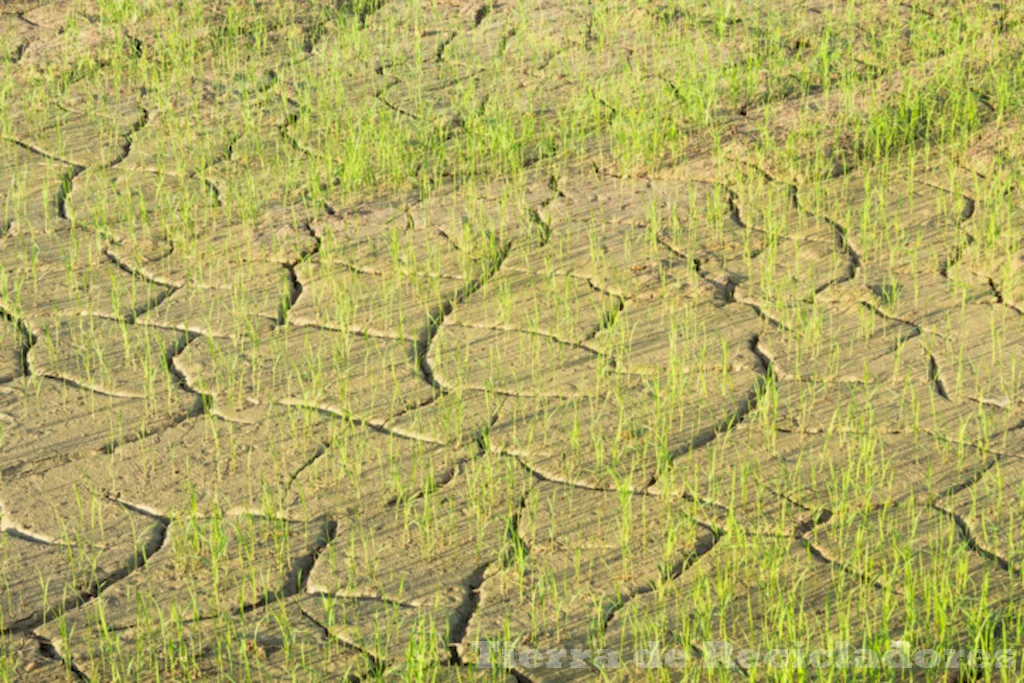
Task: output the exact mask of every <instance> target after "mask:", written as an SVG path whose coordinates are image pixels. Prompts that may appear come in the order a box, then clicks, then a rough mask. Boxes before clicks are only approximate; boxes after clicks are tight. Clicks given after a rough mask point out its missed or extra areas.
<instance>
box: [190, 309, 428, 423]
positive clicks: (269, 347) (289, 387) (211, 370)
mask: <svg viewBox="0 0 1024 683" xmlns="http://www.w3.org/2000/svg"><path fill="white" fill-rule="evenodd" d="M414 354H415V348H414V346H413V344H411V343H409V342H404V341H399V340H391V339H380V338H377V337H363V336H356V335H351V334H348V333H345V332H334V331H330V330H322V329H318V328H303V327H282V328H277V329H275V330H274V331H273V332H271V333H269V334H266V335H261V336H259V337H256V338H255V339H244V340H238V341H229V340H221V339H213V338H204V339H198V340H196V341H194V342H192V343H191V344H189V345H188V346H187V347H186V348H185V350H184V351H183V352H182V353H181V354H180V355H179V356H178V357H177V358H176V359H175V365H176V367H177V368H178V369H179V370H180V371H181V372H182V374H183V375H184V376H185V379H186V381H187V383H188V385H189V386H190V387H192V388H193V389H196V390H198V391H200V392H202V393H204V394H209V395H210V396H211V397H212V398H213V402H214V410H215V411H216V412H218V413H219V414H221V415H223V416H225V417H227V418H229V419H239V420H243V421H256V420H259V419H260V418H262V417H263V416H264V415H266V414H267V411H268V410H269V409H270V406H271V405H273V404H274V403H281V404H286V405H296V406H305V407H311V408H321V409H324V410H328V411H331V412H335V413H338V414H339V415H344V416H353V417H356V418H359V419H361V420H366V421H371V422H378V423H383V422H385V421H386V420H387V419H388V418H390V417H392V416H393V415H395V414H398V413H400V412H403V411H404V410H406V409H408V408H411V407H415V406H417V405H420V404H422V403H424V402H426V401H428V400H430V399H431V398H432V397H433V395H434V393H433V389H432V387H431V386H430V385H429V384H427V383H426V382H425V381H424V380H423V379H422V378H421V377H420V376H419V375H418V373H417V368H416V366H415V365H414V363H413V362H412V360H413V357H414Z"/></svg>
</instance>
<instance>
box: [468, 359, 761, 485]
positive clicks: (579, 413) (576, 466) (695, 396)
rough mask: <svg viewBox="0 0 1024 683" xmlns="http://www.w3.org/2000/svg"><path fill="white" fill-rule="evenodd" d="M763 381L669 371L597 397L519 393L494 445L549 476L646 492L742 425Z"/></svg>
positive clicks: (497, 426) (506, 406)
mask: <svg viewBox="0 0 1024 683" xmlns="http://www.w3.org/2000/svg"><path fill="white" fill-rule="evenodd" d="M760 377H761V375H760V374H759V373H756V372H754V371H751V370H746V371H743V370H741V371H736V372H733V373H717V374H715V375H714V376H713V378H712V377H707V378H705V377H703V376H702V375H700V374H699V373H694V374H689V373H685V372H680V373H675V374H669V373H665V374H662V375H659V376H655V377H634V378H626V379H622V380H620V381H619V382H618V383H617V384H616V383H613V384H611V385H610V386H611V388H610V389H608V390H605V391H602V392H601V393H596V394H594V395H591V396H582V397H570V398H554V397H544V398H531V397H529V396H512V397H509V398H508V399H507V400H506V401H505V402H504V403H503V404H502V405H501V408H500V410H499V413H498V417H497V420H496V421H495V423H494V425H493V427H492V428H491V431H490V433H489V435H488V440H489V443H490V446H491V448H493V449H498V450H501V451H505V452H508V453H511V454H513V455H515V456H516V457H517V458H519V459H520V460H521V461H522V462H523V463H524V464H525V465H526V466H527V467H529V468H530V469H531V470H533V471H534V472H535V473H537V474H538V475H540V476H541V477H543V478H545V479H550V480H552V481H558V482H567V483H573V484H578V485H581V486H586V487H591V488H599V489H602V488H606V489H612V490H617V489H619V488H620V487H625V488H627V489H632V490H642V489H644V488H646V487H647V486H649V485H650V483H651V482H652V481H653V479H654V478H655V477H656V476H657V474H658V473H659V471H660V470H662V469H664V468H665V467H666V466H668V464H669V463H670V462H671V461H672V460H673V459H674V458H677V457H680V456H681V455H683V454H685V453H687V452H689V451H690V450H691V449H692V448H694V447H696V446H699V445H700V444H702V443H704V442H706V441H707V440H709V439H711V438H713V436H714V435H715V433H716V432H717V431H719V430H723V431H724V430H727V429H728V428H729V427H730V426H731V425H732V424H733V423H735V422H739V421H741V419H742V415H743V414H744V413H746V412H747V411H748V410H749V409H750V407H751V405H752V403H753V401H754V400H755V398H756V388H757V386H758V382H759V381H760Z"/></svg>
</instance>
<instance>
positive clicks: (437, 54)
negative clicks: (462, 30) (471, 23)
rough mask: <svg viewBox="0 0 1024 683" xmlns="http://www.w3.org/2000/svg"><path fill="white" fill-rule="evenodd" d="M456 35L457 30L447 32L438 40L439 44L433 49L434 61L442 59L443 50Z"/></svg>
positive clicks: (439, 61) (441, 60) (438, 61)
mask: <svg viewBox="0 0 1024 683" xmlns="http://www.w3.org/2000/svg"><path fill="white" fill-rule="evenodd" d="M481 20H482V19H481ZM458 35H459V34H458V32H457V31H453V32H451V33H449V34H448V36H447V37H446V38H445V39H444V40H442V41H441V42H440V44H439V45H438V46H437V49H436V50H435V51H434V61H435V62H437V63H438V64H440V63H441V62H443V61H444V53H445V50H447V49H448V46H449V45H451V43H452V41H453V40H455V37H456V36H458Z"/></svg>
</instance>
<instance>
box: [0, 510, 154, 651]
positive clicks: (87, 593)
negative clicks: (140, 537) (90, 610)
mask: <svg viewBox="0 0 1024 683" xmlns="http://www.w3.org/2000/svg"><path fill="white" fill-rule="evenodd" d="M107 500H109V501H110V502H111V503H114V504H117V505H121V506H122V507H124V508H125V509H126V510H129V511H131V512H134V513H137V514H139V515H141V516H143V517H145V518H146V519H149V520H152V522H153V524H152V525H151V526H150V529H151V534H150V537H149V538H148V540H147V541H146V542H145V543H144V544H143V545H142V547H140V548H138V549H137V550H136V552H135V555H134V556H133V557H132V558H131V559H129V560H128V561H127V562H126V563H125V564H124V566H121V567H118V568H117V569H115V570H114V571H112V572H110V573H109V574H108V575H107V576H106V577H105V578H104V579H103V580H102V581H100V580H95V581H91V582H90V583H89V585H88V586H86V587H84V588H80V589H78V592H77V594H76V595H70V596H67V597H65V598H64V599H63V601H62V602H61V604H60V605H57V606H54V607H51V608H49V609H46V610H43V613H42V614H40V615H33V616H32V617H30V618H28V619H24V620H22V621H21V622H17V623H16V624H14V625H13V626H8V627H7V628H6V629H5V630H8V631H21V630H34V629H36V628H38V627H40V626H42V625H43V624H45V623H47V622H49V621H52V620H53V619H55V618H57V617H59V616H60V615H61V614H64V613H65V612H68V611H69V610H72V609H78V608H81V607H82V606H83V605H86V604H88V603H89V602H91V601H92V600H95V599H96V597H97V596H99V595H100V593H102V592H103V591H104V590H105V589H106V588H108V587H110V586H111V585H113V584H115V583H117V582H118V581H121V580H122V579H124V578H125V577H127V576H128V575H130V574H132V573H133V572H136V571H138V570H139V569H141V568H142V567H144V566H145V565H146V563H147V562H148V561H149V558H151V557H152V556H153V555H154V554H155V553H156V552H158V551H159V550H160V549H161V548H162V547H163V545H164V543H165V542H166V540H167V527H168V525H169V524H170V520H168V519H167V518H166V517H160V516H156V515H153V514H150V513H149V512H147V511H144V510H141V509H139V508H136V507H134V506H131V505H130V504H126V503H124V502H121V501H117V500H114V499H109V498H108V499H107ZM62 654H63V656H64V658H65V661H69V659H68V658H69V657H70V652H68V653H62Z"/></svg>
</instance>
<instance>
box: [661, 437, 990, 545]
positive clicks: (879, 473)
mask: <svg viewBox="0 0 1024 683" xmlns="http://www.w3.org/2000/svg"><path fill="white" fill-rule="evenodd" d="M995 457H996V456H994V455H993V454H991V453H989V452H987V451H985V450H983V449H981V448H977V447H974V446H969V445H965V444H959V443H955V442H950V441H947V440H946V439H944V438H941V437H937V436H932V435H930V434H927V433H924V432H921V433H917V434H914V433H908V434H885V433H878V432H877V431H869V432H850V433H844V432H827V431H823V432H820V433H812V434H803V433H790V432H776V431H773V430H771V429H765V428H763V427H761V426H760V425H757V424H756V423H750V424H744V425H741V426H739V427H737V428H735V429H734V430H732V431H730V432H729V433H727V434H723V435H721V436H719V437H718V438H717V439H715V440H714V441H712V442H711V443H710V444H709V445H708V446H706V447H705V448H703V449H696V450H694V451H693V452H692V453H689V454H686V455H683V456H682V457H680V458H677V459H676V461H675V462H674V463H673V471H672V472H671V473H670V474H668V475H667V476H666V477H664V478H663V480H661V481H659V482H658V488H659V490H660V491H661V492H663V493H676V494H678V495H683V496H684V497H688V498H690V499H694V500H697V501H704V503H703V504H702V505H694V507H695V508H696V509H697V510H702V509H703V510H705V511H706V512H704V515H705V516H704V518H705V519H708V520H709V521H713V522H716V523H718V524H720V525H721V526H723V527H726V526H728V525H729V523H730V522H735V523H737V524H739V525H740V526H741V527H742V528H748V529H749V530H751V531H763V530H767V531H770V532H773V533H783V534H791V533H792V530H793V529H794V528H799V527H800V526H801V525H803V524H804V523H806V521H807V520H809V519H813V518H814V517H815V516H816V515H817V514H819V513H820V512H821V511H822V510H836V509H839V508H843V507H845V506H849V505H853V506H858V505H860V506H875V505H882V504H886V503H891V502H894V501H899V500H903V499H907V498H911V497H913V498H915V499H922V500H934V499H937V498H939V497H940V496H943V495H945V494H947V493H948V492H950V491H951V490H954V489H955V488H956V487H958V486H959V485H961V483H962V482H963V481H969V480H970V479H971V478H972V477H976V476H980V475H981V474H982V473H983V472H985V471H986V469H987V468H989V467H991V465H992V461H993V459H994V458H995ZM743 482H757V484H756V485H751V484H750V483H747V484H743ZM767 492H770V493H771V495H769V493H767Z"/></svg>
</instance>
